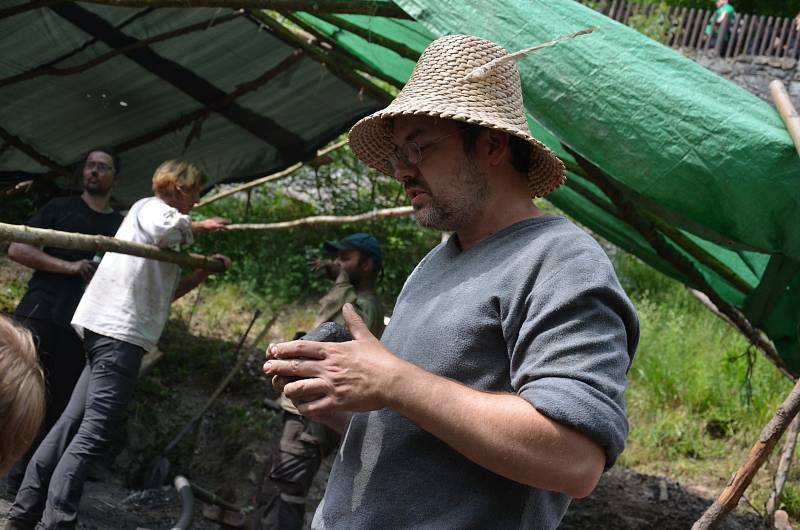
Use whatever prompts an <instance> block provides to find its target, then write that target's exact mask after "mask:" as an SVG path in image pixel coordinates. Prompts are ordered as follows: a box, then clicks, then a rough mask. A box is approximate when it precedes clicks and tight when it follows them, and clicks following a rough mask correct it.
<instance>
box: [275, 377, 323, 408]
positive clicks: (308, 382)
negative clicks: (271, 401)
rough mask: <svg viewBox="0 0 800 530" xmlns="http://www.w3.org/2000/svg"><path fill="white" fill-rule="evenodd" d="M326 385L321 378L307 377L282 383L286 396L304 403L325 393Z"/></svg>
mask: <svg viewBox="0 0 800 530" xmlns="http://www.w3.org/2000/svg"><path fill="white" fill-rule="evenodd" d="M327 389H328V385H327V384H326V383H325V381H323V380H322V379H317V378H309V379H300V380H299V381H291V382H289V383H287V384H286V385H284V387H283V392H284V394H286V397H288V398H289V399H291V400H292V401H295V402H298V403H306V402H308V401H313V400H315V399H319V398H321V397H323V396H325V395H326V391H327Z"/></svg>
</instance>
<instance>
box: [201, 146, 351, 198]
mask: <svg viewBox="0 0 800 530" xmlns="http://www.w3.org/2000/svg"><path fill="white" fill-rule="evenodd" d="M345 145H347V140H342V141H341V142H337V143H335V144H333V145H330V146H328V147H326V148H324V149H321V150H320V151H319V152H317V156H316V157H314V158H313V159H312V160H316V159H317V158H320V157H322V156H325V155H327V154H328V153H332V152H333V151H336V150H337V149H339V148H341V147H344V146H345ZM301 167H303V163H302V162H298V163H296V164H292V165H291V166H289V167H287V168H286V169H284V170H281V171H278V172H277V173H273V174H271V175H267V176H265V177H261V178H258V179H256V180H251V181H250V182H248V183H247V184H242V185H241V186H237V187H235V188H231V189H229V190H225V191H223V192H221V193H218V194H216V195H214V196H213V197H208V198H207V199H203V200H202V201H200V202H199V203H197V204H196V205H195V208H200V207H201V206H205V205H207V204H210V203H212V202H214V201H218V200H220V199H222V198H224V197H229V196H231V195H233V194H235V193H239V192H242V191H247V190H250V189H253V188H255V187H257V186H261V185H263V184H266V183H267V182H273V181H276V180H279V179H282V178H284V177H288V176H289V175H291V174H292V173H294V172H295V171H297V170H298V169H300V168H301Z"/></svg>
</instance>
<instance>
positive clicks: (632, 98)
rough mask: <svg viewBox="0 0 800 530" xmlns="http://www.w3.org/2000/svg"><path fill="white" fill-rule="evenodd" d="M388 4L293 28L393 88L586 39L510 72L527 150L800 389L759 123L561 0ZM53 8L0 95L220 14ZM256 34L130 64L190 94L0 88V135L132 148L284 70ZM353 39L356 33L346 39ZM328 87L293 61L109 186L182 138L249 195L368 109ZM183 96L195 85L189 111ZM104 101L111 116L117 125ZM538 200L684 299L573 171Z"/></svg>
mask: <svg viewBox="0 0 800 530" xmlns="http://www.w3.org/2000/svg"><path fill="white" fill-rule="evenodd" d="M24 3H25V2H24V0H9V4H14V5H21V4H24ZM363 3H364V4H370V3H369V2H363ZM321 4H324V2H321ZM396 4H397V5H399V6H400V7H401V8H402V9H403V10H404V11H405V12H407V13H408V14H410V15H411V16H412V17H413V18H414V19H415V21H411V20H401V19H395V18H391V19H390V18H382V17H375V16H366V15H335V16H330V15H327V16H324V18H325V20H323V19H322V18H320V16H313V15H312V14H308V13H294V15H295V16H296V17H297V20H298V22H299V23H301V24H304V25H308V26H310V27H311V28H312V29H313V28H316V30H317V31H319V32H320V33H321V34H324V35H326V36H327V38H329V39H330V40H331V41H332V42H333V43H334V45H335V47H336V48H337V49H338V50H339V51H340V52H343V53H346V54H348V56H349V57H350V58H351V60H353V61H355V64H356V65H357V64H359V63H360V64H362V65H363V68H362V70H363V71H365V72H367V73H369V71H372V72H380V73H381V74H382V76H384V78H385V80H388V81H392V80H393V81H394V82H395V83H397V84H402V82H404V81H405V80H406V79H407V78H408V76H409V75H410V73H411V70H412V68H413V66H414V59H413V57H408V55H411V56H413V55H414V54H418V53H419V52H421V51H422V50H423V49H424V48H425V46H426V45H427V44H428V43H429V42H430V41H431V40H432V39H433V38H435V37H437V36H440V35H444V34H454V33H471V34H475V35H478V36H481V37H485V38H488V39H491V40H493V41H495V42H498V43H500V44H502V45H503V46H505V47H506V48H507V49H508V50H510V51H515V50H519V49H522V48H526V47H529V46H531V45H534V44H537V43H540V42H544V41H548V40H551V39H553V38H555V37H559V36H562V35H567V34H570V33H573V32H575V31H578V30H580V29H583V28H586V27H589V26H592V27H596V28H597V31H596V32H595V33H594V34H592V35H589V36H587V37H581V38H579V39H577V40H574V41H571V42H569V43H565V44H559V45H557V46H555V47H552V48H548V49H546V50H543V51H540V52H537V53H535V54H532V55H530V56H529V57H527V58H525V59H523V60H521V61H520V62H519V63H518V64H519V67H520V70H521V73H522V80H523V91H524V95H525V101H526V107H527V111H528V115H529V121H530V125H531V130H532V132H533V134H534V136H537V137H538V138H540V139H541V140H543V141H544V142H545V143H546V144H548V145H549V146H550V147H551V148H552V149H553V150H555V151H556V152H557V153H559V155H560V156H562V158H563V159H564V160H565V161H566V162H567V163H568V166H569V167H570V168H573V169H574V168H576V167H577V166H576V165H575V161H574V160H573V159H572V157H570V156H569V155H568V154H567V152H566V150H565V147H564V146H569V148H570V149H572V150H574V151H575V152H576V153H578V154H579V155H580V156H582V157H583V158H585V159H586V160H588V161H589V162H591V163H592V164H594V165H595V166H597V167H599V168H600V169H602V170H603V172H605V173H606V174H608V175H609V176H610V177H611V178H612V179H613V182H614V183H615V185H616V187H618V188H619V189H621V190H622V191H623V193H624V194H625V196H626V198H627V199H628V200H630V201H632V202H633V203H634V204H635V205H636V206H637V208H638V209H639V210H640V211H642V212H643V213H644V214H645V215H647V216H649V218H650V219H651V220H655V221H657V222H658V223H661V228H662V229H663V231H664V233H665V234H667V236H668V241H669V242H670V244H671V245H672V247H673V248H674V249H675V250H676V251H677V252H679V253H680V254H682V255H683V256H684V257H686V258H687V259H689V260H690V261H691V262H692V264H693V265H694V267H695V268H696V269H697V270H698V271H699V272H700V274H702V276H703V277H704V278H705V280H706V281H707V282H708V283H709V284H710V285H711V286H712V288H713V289H714V290H715V291H716V293H718V294H719V295H720V296H721V297H722V298H723V299H724V300H726V301H728V302H730V303H731V304H734V305H735V306H736V307H738V308H739V309H741V310H742V311H744V313H745V314H746V315H747V316H748V318H749V319H750V320H751V321H752V322H753V324H755V325H757V326H759V327H760V328H761V329H763V330H764V331H765V332H766V333H767V334H768V335H769V337H770V338H771V339H772V340H773V341H774V343H775V344H776V346H777V347H778V350H779V353H780V355H781V357H782V358H783V360H784V361H785V363H786V365H787V366H788V367H789V368H790V369H791V370H792V371H793V372H794V373H795V374H800V339H799V338H798V335H799V334H800V230H798V229H797V227H798V225H799V224H800V223H799V221H800V208H799V206H800V204H798V203H799V202H800V159H799V158H798V156H797V153H796V151H795V150H794V147H793V146H792V143H791V140H790V137H789V135H788V133H787V132H786V130H785V128H784V126H783V124H782V122H781V120H780V118H779V116H778V114H777V113H776V112H775V110H774V109H773V108H772V107H771V106H770V105H768V104H767V103H766V102H764V101H762V100H760V99H758V98H757V97H755V96H753V95H752V94H750V93H748V92H746V91H745V90H743V89H741V88H739V87H737V86H735V85H733V84H731V83H730V82H728V81H726V80H724V79H722V78H721V77H719V76H717V75H715V74H713V73H711V72H710V71H708V70H706V69H704V68H702V67H700V66H699V65H697V64H696V63H694V62H693V61H691V60H689V59H687V58H685V57H683V56H681V55H680V54H679V53H677V52H675V51H673V50H670V49H668V48H666V47H664V46H662V45H660V44H658V43H656V42H654V41H652V40H650V39H648V38H646V37H644V36H643V35H641V34H639V33H637V32H636V31H634V30H632V29H630V28H627V27H625V26H623V25H621V24H619V23H617V22H614V21H612V20H610V19H608V18H606V17H604V16H603V15H601V14H599V13H597V12H595V11H593V10H591V9H589V8H587V7H585V6H583V5H581V4H579V3H577V2H573V1H571V0H547V1H545V0H524V1H523V0H513V1H506V2H491V3H490V2H484V1H478V0H459V1H456V0H439V1H433V0H397V1H396ZM64 5H74V6H75V7H78V8H80V9H81V10H83V11H86V12H88V14H86V13H78V14H77V15H76V14H75V12H74V9H72V8H65V7H63V6H62V4H56V5H55V6H52V7H44V8H39V9H34V10H29V11H27V12H26V13H24V14H23V15H17V16H14V17H10V18H6V19H0V45H3V47H4V49H6V50H15V51H17V50H18V51H17V53H14V54H11V55H4V56H2V57H0V83H1V82H2V78H4V77H8V76H10V75H14V74H17V73H19V72H22V71H25V70H26V69H30V68H33V67H35V66H39V65H45V64H55V65H57V66H59V67H63V66H70V65H74V64H79V63H81V62H82V61H84V62H85V61H87V60H91V59H92V58H96V57H98V56H100V55H101V54H102V53H104V52H106V51H108V50H109V49H110V48H111V47H116V48H119V46H120V41H119V38H120V37H119V35H117V33H121V34H123V36H132V37H133V38H136V39H140V40H141V39H145V38H148V37H152V36H154V35H160V34H163V33H164V32H165V31H170V30H174V29H176V28H178V27H183V26H186V25H188V24H191V23H193V22H195V23H196V22H198V21H202V20H207V19H208V18H210V17H214V16H218V15H224V14H227V13H229V12H227V11H225V12H223V11H220V10H214V9H155V10H153V9H122V8H109V7H99V6H96V5H90V4H80V3H78V4H64ZM59 6H62V7H59ZM93 16H94V17H95V18H99V19H101V20H99V21H98V20H95V19H93V18H92V17H93ZM87 17H88V19H91V20H90V21H89V22H87ZM91 21H94V22H93V23H94V24H95V26H92V23H90V22H91ZM255 22H256V21H255V19H254V18H253V17H247V18H243V19H242V20H241V21H233V22H229V23H226V25H225V26H224V27H220V28H213V27H211V28H209V29H208V30H207V31H200V32H195V33H192V34H191V35H187V36H182V37H181V38H179V39H172V40H167V41H164V42H160V43H158V44H154V45H152V46H150V47H149V48H148V49H150V50H152V51H153V52H154V53H156V54H157V56H158V57H160V58H161V59H164V60H168V61H172V63H170V64H173V63H174V64H177V65H179V66H181V67H183V68H185V69H186V70H187V71H188V72H189V73H190V74H195V75H196V76H197V78H199V81H198V80H197V79H194V78H191V79H189V80H187V79H186V78H181V77H180V76H179V77H178V78H172V77H171V74H170V73H169V72H166V73H165V72H163V71H160V70H159V65H158V64H154V63H153V61H154V60H156V62H158V58H156V59H154V58H153V57H152V56H148V57H145V58H144V59H143V58H141V57H139V58H138V59H137V57H136V56H133V55H132V54H131V53H130V52H128V53H125V54H121V55H120V56H119V57H118V58H115V59H114V60H112V61H108V62H107V63H104V64H103V65H102V66H98V67H95V68H92V69H90V70H88V71H87V72H85V73H81V74H80V75H75V76H70V77H58V78H53V77H45V78H39V79H38V80H36V81H26V82H22V83H17V84H15V85H10V86H2V84H0V101H2V104H0V126H2V127H3V128H4V129H8V130H10V131H12V132H13V133H14V134H15V135H16V136H17V137H18V138H19V139H21V140H24V141H25V142H27V143H28V144H29V145H31V146H33V147H35V148H37V149H39V150H40V151H41V152H42V153H46V154H48V155H49V156H50V157H51V158H52V159H54V160H55V161H57V162H59V163H63V164H69V163H70V162H74V160H75V156H76V155H75V153H76V152H79V151H80V150H81V149H85V148H88V147H89V145H88V144H90V143H108V142H111V143H118V142H124V141H126V140H130V139H131V138H136V137H137V135H138V136H139V137H141V135H143V134H147V132H148V131H153V130H154V129H157V128H158V127H160V126H163V125H164V124H165V123H170V121H171V120H176V119H179V118H180V117H181V116H185V115H186V114H187V113H191V112H194V111H197V109H198V106H201V108H202V105H200V103H199V102H198V99H200V100H202V99H203V97H206V99H208V98H209V97H211V95H214V94H217V95H218V93H217V92H214V91H213V90H212V89H213V88H216V89H218V91H220V92H222V93H232V92H233V91H235V90H236V87H237V86H240V85H241V84H242V83H244V82H246V81H247V80H251V79H253V78H255V77H256V76H257V74H258V73H261V72H264V71H266V70H267V69H268V68H270V67H274V66H275V65H276V64H277V63H278V61H280V60H282V59H285V58H286V57H287V55H288V54H289V53H290V52H291V49H292V47H293V46H292V43H290V42H287V40H286V38H285V36H284V37H276V35H275V34H272V33H270V31H269V30H268V29H266V28H264V27H259V24H257V23H255ZM104 24H105V26H111V29H109V28H107V27H105V26H104ZM353 27H357V28H361V29H360V30H358V31H355V30H352V31H350V30H348V29H347V28H351V29H352V28H353ZM98 28H99V29H98ZM223 28H224V29H223ZM109 32H110V33H109ZM114 32H116V33H114ZM31 34H36V35H37V38H36V39H31V38H30V35H31ZM115 39H117V40H116V41H115ZM383 39H389V40H390V41H394V42H395V43H396V46H391V45H390V44H387V42H386V41H385V40H383ZM123 42H124V38H123ZM379 42H380V43H379ZM381 43H382V44H381ZM390 48H395V49H396V50H397V51H395V50H393V49H390ZM401 49H402V50H401ZM401 52H402V53H401ZM328 66H333V65H332V64H329V65H328ZM351 66H352V64H351ZM159 72H160V73H159ZM334 73H335V72H334V68H332V67H331V68H329V67H327V66H323V65H321V64H320V62H318V61H314V60H312V59H311V58H310V57H308V58H304V59H302V60H301V61H300V62H298V63H297V64H296V65H294V66H292V67H291V68H290V69H289V70H287V71H286V72H283V73H282V74H281V75H279V76H277V77H276V78H275V79H274V80H271V81H270V82H269V83H268V84H266V85H265V86H264V88H263V89H259V90H257V91H255V92H253V93H252V94H249V95H248V96H246V97H242V98H241V99H237V105H238V106H239V107H238V108H237V109H238V110H237V112H236V113H233V114H231V113H230V112H220V111H219V110H218V109H217V110H215V109H211V111H210V112H209V113H208V116H206V117H205V118H203V119H201V120H196V121H194V122H192V124H193V125H191V126H186V127H184V128H182V129H178V130H176V131H174V132H173V133H171V134H169V135H165V136H162V137H159V139H157V140H155V141H153V142H149V143H146V144H143V145H141V146H140V147H137V148H135V149H131V150H130V152H128V153H126V155H128V156H127V159H128V160H130V162H126V164H131V165H129V166H127V167H128V169H127V170H126V174H128V175H131V176H133V177H134V178H131V180H130V181H129V182H128V183H126V184H124V185H123V187H122V189H121V191H123V192H124V194H125V196H126V197H127V198H128V199H131V198H135V197H136V196H142V195H144V194H146V193H147V189H146V188H147V181H148V179H149V174H150V173H151V172H152V168H153V167H154V165H155V164H156V163H157V161H159V160H161V159H164V158H167V157H170V156H176V155H177V154H181V153H182V152H183V150H184V146H186V145H187V141H188V140H189V139H190V138H192V140H191V141H188V148H186V149H185V152H183V154H184V155H185V156H188V157H190V158H192V157H195V158H196V159H198V160H200V161H201V162H203V163H204V164H205V165H206V166H207V168H210V173H212V174H213V175H215V179H214V181H222V180H247V179H248V178H251V177H255V176H257V175H258V174H263V173H267V172H270V171H274V170H277V169H279V168H281V167H285V166H287V165H288V164H289V163H290V162H291V161H294V160H296V159H299V158H303V156H306V157H307V156H308V155H309V154H310V153H311V152H313V150H314V148H316V147H319V146H320V145H322V144H324V143H325V142H326V141H328V140H330V139H331V138H333V137H335V136H336V134H339V133H340V132H343V131H345V130H347V128H348V127H349V126H350V125H351V124H352V123H353V121H355V120H356V119H358V117H360V116H363V115H365V114H367V113H369V112H370V111H371V110H373V109H375V108H377V107H378V106H379V105H380V103H379V102H378V101H377V100H376V99H372V98H371V97H370V96H368V95H365V94H372V93H374V92H365V93H362V92H360V91H358V90H357V89H356V88H354V87H353V86H352V84H348V83H346V82H344V81H342V78H341V76H337V75H333V74H334ZM192 80H194V81H197V82H202V81H208V82H209V83H210V84H211V85H212V87H211V88H209V87H205V88H206V92H202V91H201V93H199V94H198V93H197V91H196V87H193V86H192V83H191V82H190V81H192ZM201 84H202V83H201ZM208 90H211V95H209V93H208ZM187 93H188V95H187ZM192 94H193V95H192ZM122 101H125V102H126V103H127V104H128V106H127V107H124V108H120V106H119V105H120V102H122ZM268 123H274V124H275V125H276V126H279V128H278V129H271V128H269V127H266V126H265V124H268ZM248 129H249V130H248ZM276 130H278V131H285V133H283V132H281V133H278V132H276ZM198 133H199V134H198ZM265 138H266V139H267V141H265ZM291 138H293V139H294V140H293V141H290V139H291ZM287 146H288V149H287ZM44 171H46V169H45V168H43V167H42V165H41V164H37V163H35V162H33V161H32V160H31V158H30V157H29V156H26V155H25V154H23V153H22V152H21V151H20V150H19V149H13V148H12V149H9V148H8V145H7V144H5V145H4V146H3V147H2V148H0V180H2V177H3V176H6V177H9V176H13V175H20V174H22V173H20V172H23V173H24V174H33V175H36V174H41V173H42V172H44ZM549 199H550V200H551V201H552V202H553V203H554V204H556V205H557V206H558V207H560V208H561V209H563V210H564V211H565V212H567V213H569V214H570V215H572V216H573V217H574V218H575V219H577V220H578V221H579V222H581V223H583V224H584V225H586V226H587V227H589V228H590V229H592V230H593V231H595V232H596V233H598V234H600V235H601V236H603V237H605V238H607V239H608V240H610V241H612V242H613V243H615V244H617V245H619V246H620V247H622V248H624V249H626V250H628V251H630V252H632V253H634V254H636V255H637V256H639V257H640V258H642V259H643V260H644V261H646V262H647V263H649V264H651V265H652V266H654V267H655V268H657V269H658V270H660V271H662V272H664V273H666V274H668V275H670V276H672V277H674V278H676V279H678V280H680V281H683V282H685V283H690V282H689V280H687V278H686V277H684V275H683V274H682V273H681V272H680V271H678V270H677V269H676V267H675V266H673V265H672V264H671V263H670V262H668V261H666V260H664V259H662V257H660V256H659V254H658V253H657V252H656V251H655V250H654V249H653V248H652V247H651V246H650V245H649V244H648V242H647V241H646V239H645V238H644V237H642V235H641V234H639V233H638V232H637V231H636V230H634V229H633V228H632V227H631V226H630V225H628V224H627V223H626V222H624V221H622V220H621V219H620V216H619V214H618V212H617V210H616V209H615V207H614V206H613V204H612V203H611V201H610V200H609V199H608V198H607V197H606V196H605V195H604V194H603V192H601V191H600V189H598V188H597V187H596V186H595V185H594V184H593V183H592V182H590V181H589V180H587V179H586V178H584V177H583V176H581V175H580V174H576V173H575V172H571V173H570V175H569V185H568V186H564V187H562V188H561V189H559V190H557V191H556V192H555V193H553V194H552V195H551V196H550V197H549Z"/></svg>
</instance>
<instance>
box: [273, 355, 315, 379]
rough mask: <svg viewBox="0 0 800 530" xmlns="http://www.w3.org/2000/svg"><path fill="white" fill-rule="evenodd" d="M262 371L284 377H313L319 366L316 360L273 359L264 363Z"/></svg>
mask: <svg viewBox="0 0 800 530" xmlns="http://www.w3.org/2000/svg"><path fill="white" fill-rule="evenodd" d="M264 373H265V374H267V375H282V376H285V377H315V376H316V375H318V373H319V368H318V365H317V363H316V361H306V360H303V359H287V360H278V359H273V360H270V361H267V362H266V363H265V364H264Z"/></svg>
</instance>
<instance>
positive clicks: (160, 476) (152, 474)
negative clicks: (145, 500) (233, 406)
mask: <svg viewBox="0 0 800 530" xmlns="http://www.w3.org/2000/svg"><path fill="white" fill-rule="evenodd" d="M259 316H261V311H259V310H257V311H256V312H255V314H254V315H253V319H252V320H251V321H250V325H249V326H247V329H246V330H245V332H244V334H243V335H242V338H241V339H239V343H238V344H237V345H236V350H235V352H234V355H239V352H240V351H241V349H242V346H243V345H244V341H245V340H246V339H247V336H248V335H249V334H250V330H251V329H252V327H253V324H255V322H256V320H257V319H258V317H259ZM276 318H277V312H276V313H275V314H274V315H273V317H272V318H271V319H270V321H269V322H268V323H267V325H266V326H265V327H264V330H263V331H262V332H261V333H260V334H259V336H258V338H256V341H255V344H258V342H259V341H260V340H261V339H263V338H264V336H265V335H266V334H267V331H269V328H270V327H272V324H273V323H274V322H275V319H276ZM249 355H250V351H249V350H248V351H245V352H244V353H243V354H241V355H239V359H238V360H237V361H236V364H235V365H234V366H233V368H232V369H231V371H230V372H228V375H226V376H225V379H223V380H222V382H221V383H220V384H219V386H218V387H217V389H216V390H214V393H213V394H211V397H210V398H209V399H208V401H207V402H206V404H205V405H204V406H203V408H202V409H200V410H199V411H198V412H197V414H195V415H194V416H193V417H192V419H191V420H189V423H187V424H186V425H185V426H184V427H183V429H181V431H180V432H179V433H178V435H177V436H175V438H173V439H172V441H171V442H170V443H169V444H167V446H166V447H165V448H164V450H163V451H162V452H161V455H159V457H158V458H157V459H156V460H154V461H153V462H152V463H151V464H150V466H149V467H148V471H147V474H146V476H145V479H144V484H143V486H144V488H146V489H151V488H159V487H161V485H162V484H163V483H164V481H165V480H166V479H167V477H168V475H169V469H170V463H169V460H168V459H167V457H166V455H167V453H169V452H170V451H172V450H173V449H174V448H175V446H176V445H178V443H179V442H180V441H181V440H182V439H183V437H184V436H186V434H187V433H188V432H189V431H190V430H191V429H192V428H193V427H194V425H195V424H196V423H197V422H198V421H199V420H200V418H202V417H203V415H204V414H205V413H206V412H207V411H208V409H209V408H211V405H212V404H213V403H214V401H216V400H217V398H218V397H219V396H220V394H222V391H223V390H225V388H226V387H227V386H228V384H229V383H230V382H231V379H233V376H234V375H236V373H237V372H239V370H241V368H242V366H244V364H245V361H247V358H248V357H249Z"/></svg>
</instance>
